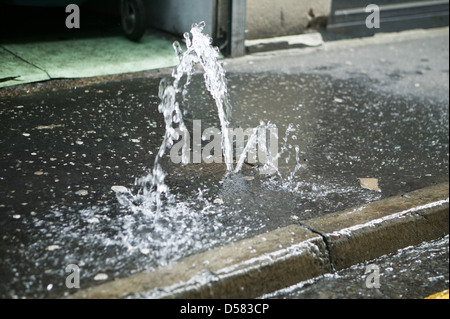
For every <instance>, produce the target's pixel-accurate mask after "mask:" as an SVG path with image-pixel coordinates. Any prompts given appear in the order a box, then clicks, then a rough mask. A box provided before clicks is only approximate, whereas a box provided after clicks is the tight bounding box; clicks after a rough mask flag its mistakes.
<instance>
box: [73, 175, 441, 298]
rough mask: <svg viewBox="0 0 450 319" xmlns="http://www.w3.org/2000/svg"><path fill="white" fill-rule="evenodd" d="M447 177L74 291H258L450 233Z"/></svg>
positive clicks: (160, 294) (245, 294) (223, 294)
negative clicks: (149, 269)
mask: <svg viewBox="0 0 450 319" xmlns="http://www.w3.org/2000/svg"><path fill="white" fill-rule="evenodd" d="M448 194H449V184H448V183H443V184H439V185H436V186H432V187H429V188H425V189H421V190H418V191H414V192H412V193H409V194H407V195H403V196H395V197H392V198H388V199H385V200H381V201H377V202H373V203H370V204H368V205H365V206H363V207H359V208H355V209H350V210H346V211H343V212H339V213H334V214H329V215H326V216H323V217H320V218H315V219H311V220H306V221H302V222H301V225H290V226H287V227H285V228H281V229H278V230H275V231H271V232H268V233H266V234H262V235H259V236H256V237H254V238H250V239H245V240H242V241H239V242H237V243H234V244H231V245H227V246H224V247H219V248H215V249H213V250H210V251H207V252H204V253H201V254H197V255H192V256H189V257H187V258H184V259H183V260H181V261H179V262H176V263H174V264H173V265H170V266H166V267H161V268H159V269H157V270H155V271H153V272H143V273H139V274H136V275H133V276H131V277H129V278H124V279H117V280H115V281H112V282H109V283H106V284H103V285H101V286H97V287H93V288H89V289H86V290H81V291H79V292H77V293H76V294H73V295H71V296H69V297H68V298H125V297H138V298H189V299H191V298H255V297H258V296H261V295H263V294H265V293H269V292H273V291H275V290H278V289H281V288H284V287H288V286H290V285H293V284H296V283H298V282H300V281H304V280H307V279H311V278H314V277H317V276H320V275H323V274H325V273H329V272H331V271H332V270H333V269H334V270H339V269H343V268H346V267H349V266H351V265H354V264H357V263H360V262H364V261H366V260H370V259H373V258H376V257H379V256H382V255H384V254H388V253H392V252H395V251H397V250H398V249H400V248H404V247H407V246H411V245H416V244H418V243H420V242H422V241H429V240H432V239H435V238H439V237H442V236H444V235H446V234H448V233H449V198H448Z"/></svg>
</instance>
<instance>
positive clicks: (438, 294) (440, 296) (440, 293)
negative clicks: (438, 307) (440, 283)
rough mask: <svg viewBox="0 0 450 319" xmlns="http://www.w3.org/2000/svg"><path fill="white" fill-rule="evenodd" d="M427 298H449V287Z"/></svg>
mask: <svg viewBox="0 0 450 319" xmlns="http://www.w3.org/2000/svg"><path fill="white" fill-rule="evenodd" d="M425 299H448V289H447V290H444V291H442V292H439V293H437V294H434V295H431V296H429V297H426V298H425Z"/></svg>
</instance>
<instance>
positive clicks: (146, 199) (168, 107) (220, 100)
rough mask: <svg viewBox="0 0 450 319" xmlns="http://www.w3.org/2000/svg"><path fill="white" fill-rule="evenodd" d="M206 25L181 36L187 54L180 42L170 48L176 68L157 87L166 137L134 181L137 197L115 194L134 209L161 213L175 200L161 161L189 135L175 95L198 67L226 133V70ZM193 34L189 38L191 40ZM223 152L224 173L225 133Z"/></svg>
mask: <svg viewBox="0 0 450 319" xmlns="http://www.w3.org/2000/svg"><path fill="white" fill-rule="evenodd" d="M204 27H205V23H204V22H201V23H199V24H193V26H192V29H191V31H190V33H189V32H186V33H185V34H184V38H185V40H186V47H187V49H186V51H185V52H183V49H182V48H181V45H180V43H178V42H177V41H176V42H174V44H173V47H174V49H175V52H176V55H177V57H178V60H179V63H178V66H177V67H176V68H175V69H174V70H173V72H172V82H171V83H170V82H169V80H167V79H163V80H162V81H161V83H160V87H159V98H160V99H161V103H160V104H159V107H158V109H159V112H160V113H162V114H163V116H164V121H165V130H166V132H165V135H164V140H163V142H162V145H161V147H160V149H159V152H158V154H157V156H156V159H155V163H154V167H153V171H152V173H151V174H149V175H148V176H146V177H143V178H140V179H138V180H137V181H136V184H137V186H140V187H141V189H140V190H139V192H138V194H137V195H133V194H132V193H131V192H128V193H127V194H123V193H121V194H117V197H118V200H119V202H120V203H121V204H124V205H126V206H128V207H130V208H132V209H133V210H135V209H139V210H141V209H142V208H143V207H144V208H146V209H145V210H147V211H152V210H153V209H152V208H154V207H155V206H156V211H160V208H161V206H162V202H163V201H162V198H163V197H164V198H166V199H167V200H168V201H169V202H171V201H173V200H174V197H173V196H172V195H171V194H170V190H169V188H168V186H167V185H166V184H165V182H164V181H165V178H166V176H167V175H166V173H165V172H164V170H163V168H162V166H161V163H160V161H161V159H162V157H163V156H164V155H165V153H166V152H167V150H168V149H170V148H171V147H172V146H173V144H174V142H175V141H177V140H178V139H179V138H180V134H189V132H188V130H187V128H186V125H185V124H184V121H183V115H182V111H181V109H180V104H179V103H178V102H177V96H178V95H179V94H180V93H181V94H182V95H183V97H185V95H186V92H187V86H188V85H189V84H190V82H191V79H192V75H193V74H194V72H195V66H196V65H198V64H200V65H201V66H202V68H203V71H204V79H205V85H206V88H207V90H208V91H209V93H210V94H211V96H212V97H213V98H214V101H215V103H216V106H217V111H218V116H219V119H220V125H221V129H222V132H227V129H228V126H229V119H230V117H231V104H230V102H229V99H228V90H227V84H226V78H225V71H224V70H223V68H222V65H221V64H220V63H219V61H218V59H219V49H218V48H216V47H212V46H211V41H212V40H211V38H210V37H208V36H207V35H204V34H203V29H204ZM191 35H192V37H191ZM184 76H186V78H187V79H186V82H185V84H184V85H183V86H182V85H181V80H182V79H183V77H184ZM222 150H223V154H224V158H225V164H226V167H227V171H232V170H233V157H232V156H233V155H232V144H231V143H230V138H229V135H228V134H222ZM188 162H189V157H188V156H186V155H185V154H184V155H183V157H182V163H183V164H187V163H188Z"/></svg>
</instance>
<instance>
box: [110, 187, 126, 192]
mask: <svg viewBox="0 0 450 319" xmlns="http://www.w3.org/2000/svg"><path fill="white" fill-rule="evenodd" d="M111 190H113V191H115V192H118V193H126V192H128V189H127V188H126V187H125V186H113V187H111Z"/></svg>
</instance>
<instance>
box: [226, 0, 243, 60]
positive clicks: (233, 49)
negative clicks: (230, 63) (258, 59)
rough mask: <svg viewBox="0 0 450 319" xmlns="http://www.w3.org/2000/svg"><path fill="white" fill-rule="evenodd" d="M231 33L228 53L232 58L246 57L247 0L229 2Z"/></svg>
mask: <svg viewBox="0 0 450 319" xmlns="http://www.w3.org/2000/svg"><path fill="white" fill-rule="evenodd" d="M229 6H230V8H229V14H230V21H229V31H228V34H229V35H228V43H229V44H228V50H227V53H228V54H229V55H230V56H231V57H232V58H236V57H240V56H243V55H245V28H246V21H247V19H246V18H247V0H229Z"/></svg>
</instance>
